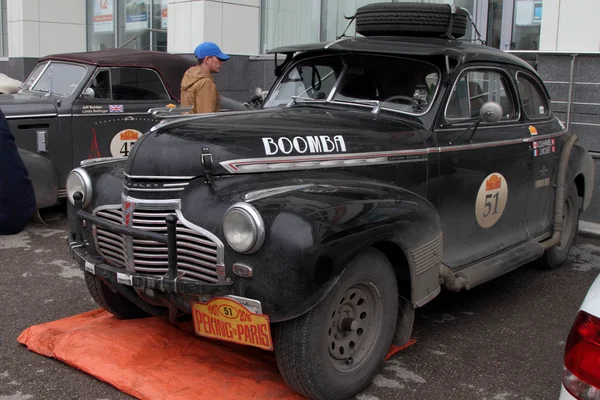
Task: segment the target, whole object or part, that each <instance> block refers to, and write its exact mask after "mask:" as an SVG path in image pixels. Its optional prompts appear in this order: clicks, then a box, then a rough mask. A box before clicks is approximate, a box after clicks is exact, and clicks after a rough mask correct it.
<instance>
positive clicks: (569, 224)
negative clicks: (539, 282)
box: [540, 183, 579, 269]
mask: <svg viewBox="0 0 600 400" xmlns="http://www.w3.org/2000/svg"><path fill="white" fill-rule="evenodd" d="M578 228H579V195H578V194H577V188H576V187H575V184H574V183H572V184H571V186H570V187H569V191H568V192H567V196H566V197H565V204H564V208H563V233H562V236H561V238H560V242H558V244H557V245H556V246H554V247H552V248H551V249H549V250H547V251H546V252H545V253H544V255H543V256H542V258H541V259H540V263H541V265H542V266H543V267H545V268H548V269H554V268H557V267H559V266H560V265H562V264H563V263H564V262H565V261H566V259H567V257H568V256H569V251H570V250H571V247H572V246H573V243H574V242H575V238H576V236H577V231H578Z"/></svg>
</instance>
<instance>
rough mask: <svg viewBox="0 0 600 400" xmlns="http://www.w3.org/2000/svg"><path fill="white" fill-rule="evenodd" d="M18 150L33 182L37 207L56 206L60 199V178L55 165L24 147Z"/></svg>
mask: <svg viewBox="0 0 600 400" xmlns="http://www.w3.org/2000/svg"><path fill="white" fill-rule="evenodd" d="M18 151H19V155H20V156H21V159H22V160H23V164H25V168H27V172H28V174H29V179H30V180H31V183H32V184H33V191H34V192H35V204H36V207H37V208H38V209H40V208H47V207H52V206H54V205H55V204H56V202H57V201H58V178H57V175H56V170H55V169H54V166H53V165H52V163H51V162H50V161H48V160H47V159H45V158H44V157H42V156H40V155H39V154H36V153H32V152H31V151H27V150H22V149H19V150H18Z"/></svg>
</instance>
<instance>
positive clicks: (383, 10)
mask: <svg viewBox="0 0 600 400" xmlns="http://www.w3.org/2000/svg"><path fill="white" fill-rule="evenodd" d="M450 15H451V8H450V7H449V6H448V5H446V4H405V3H375V4H369V5H366V6H363V7H360V8H359V9H358V10H357V11H356V33H360V34H361V35H363V36H377V35H383V36H385V35H393V36H423V37H440V36H443V35H445V34H446V33H447V32H448V28H449V27H450ZM453 20H454V22H453V27H452V31H451V34H452V36H454V38H456V39H458V38H460V37H463V36H465V34H466V32H467V22H468V18H467V13H466V12H465V11H464V10H462V9H459V8H457V9H456V13H455V14H454V17H453Z"/></svg>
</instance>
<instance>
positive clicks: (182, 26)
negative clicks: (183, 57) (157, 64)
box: [168, 0, 260, 55]
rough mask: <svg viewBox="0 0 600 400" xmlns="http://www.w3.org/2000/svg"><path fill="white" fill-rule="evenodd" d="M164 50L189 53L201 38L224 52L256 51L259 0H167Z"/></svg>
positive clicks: (258, 49)
mask: <svg viewBox="0 0 600 400" xmlns="http://www.w3.org/2000/svg"><path fill="white" fill-rule="evenodd" d="M168 13H169V26H168V52H169V53H193V52H194V49H195V48H196V46H197V45H198V44H200V43H202V42H204V41H211V42H215V43H217V44H218V45H219V46H220V47H221V49H222V50H223V51H224V52H225V53H228V54H243V55H258V54H259V53H260V0H210V1H209V0H169V10H168Z"/></svg>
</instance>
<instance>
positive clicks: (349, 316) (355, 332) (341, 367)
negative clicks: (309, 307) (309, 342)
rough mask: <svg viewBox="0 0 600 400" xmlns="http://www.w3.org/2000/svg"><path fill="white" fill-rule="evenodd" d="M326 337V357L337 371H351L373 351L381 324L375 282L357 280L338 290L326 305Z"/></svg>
mask: <svg viewBox="0 0 600 400" xmlns="http://www.w3.org/2000/svg"><path fill="white" fill-rule="evenodd" d="M327 318H328V319H327V321H328V323H327V326H326V329H327V330H326V332H325V335H326V338H327V350H328V352H329V361H330V362H331V365H332V366H333V368H335V369H336V370H337V371H339V372H345V373H347V372H353V371H355V370H356V369H358V368H360V367H361V366H363V365H364V364H365V363H366V362H367V361H368V360H369V359H370V358H371V355H372V354H373V352H374V350H375V347H376V344H377V339H378V337H379V334H380V333H381V328H382V324H383V304H382V302H381V296H380V293H379V289H378V288H377V286H376V285H375V284H374V283H373V282H371V281H366V282H361V283H358V284H355V285H353V286H351V287H350V288H348V289H346V290H345V291H344V293H342V294H341V295H340V296H338V298H337V299H336V300H335V302H334V303H333V304H332V306H331V307H330V309H329V314H328V315H327Z"/></svg>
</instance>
